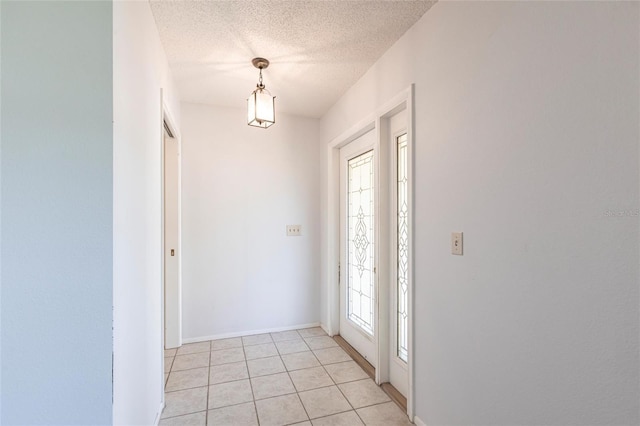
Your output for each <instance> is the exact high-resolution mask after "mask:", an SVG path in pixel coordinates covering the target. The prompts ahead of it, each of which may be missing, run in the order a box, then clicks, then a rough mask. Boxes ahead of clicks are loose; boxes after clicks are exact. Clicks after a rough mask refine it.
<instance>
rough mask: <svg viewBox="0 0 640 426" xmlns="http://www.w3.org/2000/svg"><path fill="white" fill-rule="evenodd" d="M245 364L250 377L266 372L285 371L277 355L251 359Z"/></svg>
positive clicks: (262, 374)
mask: <svg viewBox="0 0 640 426" xmlns="http://www.w3.org/2000/svg"><path fill="white" fill-rule="evenodd" d="M247 365H248V366H249V375H250V376H251V377H258V376H266V375H268V374H275V373H282V372H284V371H286V370H285V368H284V364H283V363H282V360H281V359H280V357H279V356H273V357H270V358H259V359H252V360H249V361H247Z"/></svg>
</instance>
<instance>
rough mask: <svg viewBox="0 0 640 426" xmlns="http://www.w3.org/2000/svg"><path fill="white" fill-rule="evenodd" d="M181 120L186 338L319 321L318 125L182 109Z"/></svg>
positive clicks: (233, 112)
mask: <svg viewBox="0 0 640 426" xmlns="http://www.w3.org/2000/svg"><path fill="white" fill-rule="evenodd" d="M182 122H183V126H182V136H183V139H182V253H183V258H182V262H183V263H182V283H183V284H182V300H183V309H182V312H183V338H184V339H185V340H186V341H190V340H191V341H193V340H199V339H205V338H209V337H211V336H220V335H229V334H240V333H243V332H249V331H252V330H267V329H273V328H282V327H293V326H296V325H300V324H309V323H317V322H319V315H320V314H319V304H318V299H319V296H320V291H319V265H320V263H319V247H320V240H319V221H320V213H319V181H318V176H319V173H320V172H319V139H318V132H319V121H318V120H315V119H304V118H299V117H295V116H291V115H285V114H280V115H278V118H277V122H276V124H275V125H273V126H272V127H270V128H269V129H266V130H265V129H259V128H254V127H249V126H247V124H246V111H245V110H244V109H230V108H218V107H211V106H204V105H196V104H182ZM288 224H291V225H298V224H299V225H302V236H300V237H287V236H286V235H285V226H286V225H288Z"/></svg>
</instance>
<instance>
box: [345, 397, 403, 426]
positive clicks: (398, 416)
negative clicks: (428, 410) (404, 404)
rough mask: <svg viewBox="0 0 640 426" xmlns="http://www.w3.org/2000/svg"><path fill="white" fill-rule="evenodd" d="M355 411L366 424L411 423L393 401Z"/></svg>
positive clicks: (400, 424) (385, 425)
mask: <svg viewBox="0 0 640 426" xmlns="http://www.w3.org/2000/svg"><path fill="white" fill-rule="evenodd" d="M356 411H357V412H358V415H359V416H360V417H361V418H362V420H364V424H365V425H367V426H390V425H393V426H409V425H412V424H413V423H411V422H410V421H409V418H408V417H407V415H406V414H405V413H404V412H403V411H402V410H401V409H400V408H399V407H398V406H397V405H396V403H395V402H387V403H385V404H378V405H372V406H371V407H366V408H360V409H359V410H356Z"/></svg>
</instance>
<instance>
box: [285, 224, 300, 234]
mask: <svg viewBox="0 0 640 426" xmlns="http://www.w3.org/2000/svg"><path fill="white" fill-rule="evenodd" d="M300 235H302V226H301V225H287V237H299V236H300Z"/></svg>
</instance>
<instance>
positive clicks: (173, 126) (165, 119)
mask: <svg viewBox="0 0 640 426" xmlns="http://www.w3.org/2000/svg"><path fill="white" fill-rule="evenodd" d="M160 99H161V102H160V104H161V112H160V113H161V115H160V126H161V131H160V135H161V137H160V146H161V156H160V165H161V167H160V170H161V176H160V187H161V197H160V203H161V204H160V211H161V215H162V216H161V229H160V235H161V244H160V245H161V253H160V259H161V270H160V275H161V279H160V286H161V287H160V288H161V295H162V296H161V299H162V300H161V316H162V317H161V322H160V326H161V330H162V331H161V335H162V339H161V341H162V356H163V357H164V349H165V343H166V342H165V337H166V336H165V334H166V331H165V323H166V321H167V320H170V321H173V322H174V324H176V327H177V330H178V335H177V339H175V341H174V342H172V343H171V345H172V347H179V346H181V345H182V220H181V218H182V161H181V153H182V137H181V134H180V130H179V129H178V126H177V122H176V120H175V119H174V116H173V114H172V113H171V110H170V108H169V106H168V105H167V103H166V102H165V99H164V91H163V90H162V89H160ZM164 123H167V126H168V127H169V130H170V131H171V133H172V134H173V139H175V141H176V143H177V144H178V245H177V248H176V249H177V250H178V252H179V253H180V256H179V257H178V289H177V294H176V295H174V296H175V299H174V301H175V303H176V304H177V309H175V310H174V311H175V312H176V317H174V318H166V317H165V312H166V306H165V305H166V303H165V302H166V294H165V260H164V257H165V232H164V229H165V223H164V219H165V218H164V202H165V199H164V190H165V188H164V178H165V175H164V168H165V150H164V139H165V133H166V132H165V128H164ZM163 362H164V358H163ZM162 374H163V376H162V377H163V378H164V370H163V373H162ZM163 383H164V381H163ZM163 388H164V386H163ZM163 392H164V391H163Z"/></svg>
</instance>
